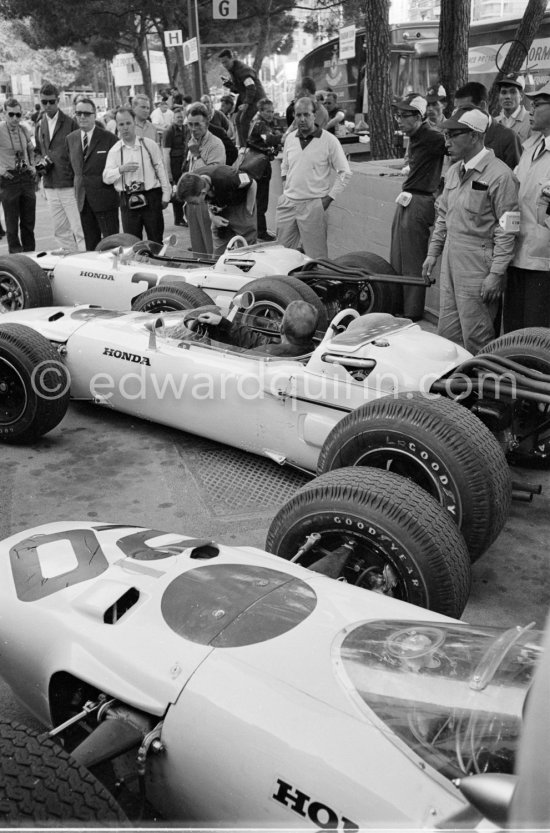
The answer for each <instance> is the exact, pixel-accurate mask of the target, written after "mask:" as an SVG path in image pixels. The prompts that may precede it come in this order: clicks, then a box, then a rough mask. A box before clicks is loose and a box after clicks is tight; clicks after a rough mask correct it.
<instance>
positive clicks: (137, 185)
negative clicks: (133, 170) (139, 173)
mask: <svg viewBox="0 0 550 833" xmlns="http://www.w3.org/2000/svg"><path fill="white" fill-rule="evenodd" d="M124 190H125V193H126V204H127V206H128V208H133V209H135V208H145V206H146V205H147V197H146V195H145V183H144V182H136V181H134V182H131V183H130V184H129V185H127V186H126V188H125V189H124Z"/></svg>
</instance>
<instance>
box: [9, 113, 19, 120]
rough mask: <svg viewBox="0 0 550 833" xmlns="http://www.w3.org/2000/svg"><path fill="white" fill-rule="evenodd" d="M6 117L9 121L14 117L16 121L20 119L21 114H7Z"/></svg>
mask: <svg viewBox="0 0 550 833" xmlns="http://www.w3.org/2000/svg"><path fill="white" fill-rule="evenodd" d="M7 115H8V116H9V117H10V119H13V118H14V117H15V118H16V119H20V118H21V113H8V114H7Z"/></svg>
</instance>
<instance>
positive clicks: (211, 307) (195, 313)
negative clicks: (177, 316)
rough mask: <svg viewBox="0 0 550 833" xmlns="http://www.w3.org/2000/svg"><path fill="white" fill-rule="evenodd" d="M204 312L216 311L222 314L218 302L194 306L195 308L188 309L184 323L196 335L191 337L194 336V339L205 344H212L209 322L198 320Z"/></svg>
mask: <svg viewBox="0 0 550 833" xmlns="http://www.w3.org/2000/svg"><path fill="white" fill-rule="evenodd" d="M203 312H216V313H218V314H219V315H221V310H220V308H219V307H218V306H217V305H216V304H208V305H205V306H202V307H194V308H193V309H190V310H187V311H186V313H185V315H184V317H183V323H184V325H185V326H186V327H187V328H188V329H189V330H192V332H193V334H194V335H193V336H190V338H192V339H193V341H201V342H202V343H203V344H210V332H209V330H208V324H205V323H204V322H203V321H199V320H198V318H199V315H201V314H202V313H203Z"/></svg>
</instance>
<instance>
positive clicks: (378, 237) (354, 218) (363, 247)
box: [268, 156, 439, 319]
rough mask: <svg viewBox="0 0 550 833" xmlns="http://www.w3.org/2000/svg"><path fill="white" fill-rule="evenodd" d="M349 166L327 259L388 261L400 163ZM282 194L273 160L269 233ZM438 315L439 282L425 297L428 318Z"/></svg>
mask: <svg viewBox="0 0 550 833" xmlns="http://www.w3.org/2000/svg"><path fill="white" fill-rule="evenodd" d="M350 166H351V169H352V172H353V176H352V178H351V182H350V183H349V185H348V187H347V188H346V190H345V191H344V192H343V193H342V194H341V195H340V196H339V198H338V199H337V200H335V201H334V203H333V204H332V205H331V207H330V209H329V215H328V221H329V222H328V251H329V257H338V255H342V254H346V253H347V252H358V251H364V252H365V251H369V252H375V253H376V254H378V255H381V256H382V257H383V258H385V259H386V260H389V253H390V240H391V225H392V219H393V215H394V212H395V198H396V196H397V195H398V194H399V192H400V191H401V190H402V187H403V182H404V179H405V177H404V176H403V175H402V174H401V173H400V171H401V168H402V167H403V160H402V159H388V160H377V161H361V162H354V161H353V156H352V157H351V158H350ZM281 191H282V182H281V163H280V160H279V159H276V160H275V162H274V163H273V174H272V180H271V189H270V199H269V211H268V227H269V228H271V229H272V230H275V207H276V204H277V198H278V196H279V194H280V193H281ZM438 275H439V272H438ZM438 311H439V280H437V281H436V283H435V284H434V286H432V287H430V288H429V289H428V291H427V293H426V313H427V316H428V317H429V318H432V319H433V318H437V315H438Z"/></svg>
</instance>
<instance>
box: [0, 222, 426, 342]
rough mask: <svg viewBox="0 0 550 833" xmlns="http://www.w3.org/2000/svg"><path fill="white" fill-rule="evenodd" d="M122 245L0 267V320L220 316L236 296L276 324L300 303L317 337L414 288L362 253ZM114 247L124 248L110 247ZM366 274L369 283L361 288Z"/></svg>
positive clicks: (3, 260)
mask: <svg viewBox="0 0 550 833" xmlns="http://www.w3.org/2000/svg"><path fill="white" fill-rule="evenodd" d="M132 240H136V238H132V237H131V236H130V235H114V236H112V237H110V238H106V239H105V240H104V241H102V243H101V244H100V247H101V251H95V252H85V253H79V254H56V253H51V252H39V253H37V254H35V255H32V256H30V257H29V256H27V255H19V254H18V255H8V256H3V257H0V312H13V311H15V310H19V309H28V308H30V307H41V306H49V305H51V304H57V305H59V304H67V305H73V304H97V305H98V306H102V307H107V308H110V309H120V310H130V309H135V310H138V311H141V312H159V311H161V310H177V309H189V308H191V307H197V306H201V305H204V304H209V303H210V304H211V303H216V304H218V305H219V306H221V307H222V308H223V309H227V307H228V306H229V303H230V301H231V299H232V297H233V295H234V294H235V293H236V292H240V291H243V290H244V289H250V290H252V291H253V292H254V295H255V299H256V302H255V303H256V313H257V314H259V315H265V316H267V317H271V318H277V319H278V318H280V316H281V314H282V311H283V310H284V309H285V308H286V306H287V305H288V303H289V302H290V301H292V300H296V299H297V298H301V299H303V300H306V301H309V302H310V303H313V304H314V305H315V306H316V308H317V309H318V311H319V329H321V330H325V329H326V326H327V315H328V316H329V317H330V318H332V316H333V315H334V314H335V313H336V312H338V311H339V310H340V309H342V308H344V307H354V308H355V309H357V310H359V311H360V312H362V313H367V312H380V311H384V312H393V311H394V308H395V303H396V296H395V293H396V283H422V281H421V280H419V279H415V278H407V277H401V276H396V275H395V272H394V271H393V269H392V268H391V266H390V264H389V263H387V262H386V261H385V260H384V259H383V258H381V257H379V256H378V255H375V254H372V253H369V252H357V253H354V254H349V255H345V256H343V257H340V258H337V259H336V260H334V261H311V260H310V258H308V257H306V256H305V255H303V254H301V253H300V252H297V251H295V250H294V249H286V248H284V247H283V246H280V245H277V244H267V245H266V244H260V245H255V246H248V245H247V244H246V241H245V240H244V238H242V237H236V238H233V240H232V241H231V242H230V243H229V244H228V247H227V250H226V252H225V253H224V254H223V255H221V257H219V258H217V259H215V258H209V257H208V256H206V255H205V256H200V257H198V256H196V255H193V254H191V253H189V252H182V251H181V250H179V249H176V248H174V247H173V245H172V244H173V243H174V238H173V237H170V238H167V240H166V242H165V243H164V245H160V244H158V243H153V242H151V241H138V242H134V243H132ZM119 242H123V243H126V244H127V245H126V246H125V247H121V246H114V244H116V243H119ZM243 244H244V245H243ZM109 247H110V248H109ZM373 274H377V275H378V278H377V280H371V279H370V278H369V276H370V275H373Z"/></svg>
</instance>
